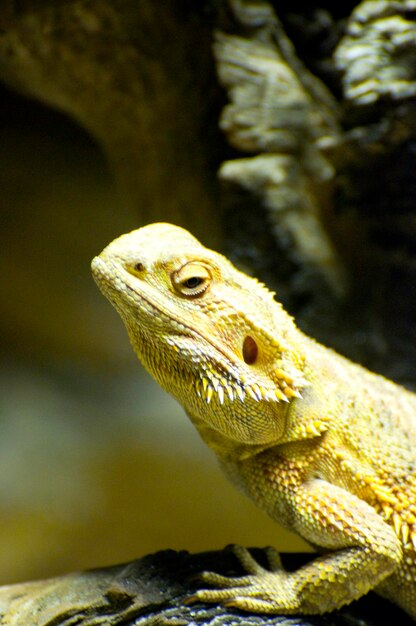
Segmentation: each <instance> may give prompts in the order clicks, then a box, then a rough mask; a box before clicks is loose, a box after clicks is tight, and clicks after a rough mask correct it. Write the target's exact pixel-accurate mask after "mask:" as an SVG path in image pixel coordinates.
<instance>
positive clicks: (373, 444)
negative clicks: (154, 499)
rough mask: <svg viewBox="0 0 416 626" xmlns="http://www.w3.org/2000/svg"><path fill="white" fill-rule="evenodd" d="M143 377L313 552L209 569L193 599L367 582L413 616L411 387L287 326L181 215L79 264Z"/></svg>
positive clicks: (415, 551) (415, 509)
mask: <svg viewBox="0 0 416 626" xmlns="http://www.w3.org/2000/svg"><path fill="white" fill-rule="evenodd" d="M92 267H93V274H94V277H95V280H96V281H97V283H98V285H99V287H100V289H101V290H102V291H103V293H104V294H105V295H106V296H107V298H108V299H109V300H110V301H111V302H112V304H113V305H114V306H115V308H116V309H117V311H118V312H119V314H120V315H121V317H122V319H123V321H124V323H125V325H126V327H127V331H128V333H129V336H130V339H131V342H132V344H133V347H134V349H135V351H136V353H137V355H138V357H139V359H140V360H141V361H142V363H143V365H144V366H145V367H146V368H147V370H148V371H149V372H150V373H151V375H152V376H154V378H155V379H156V380H157V381H158V382H159V383H160V385H161V386H162V387H163V388H164V389H166V390H167V391H168V392H169V393H171V394H173V396H175V398H176V399H177V400H179V402H180V403H181V404H182V405H183V406H184V408H185V410H186V411H187V413H188V415H189V416H190V418H191V420H192V421H193V422H194V424H195V426H196V427H197V429H198V430H199V432H200V434H201V436H202V437H203V439H204V440H205V442H206V443H207V444H208V445H209V446H210V447H211V448H212V449H213V450H214V452H215V453H216V454H217V455H218V457H219V460H220V462H221V464H222V466H223V468H224V469H225V471H226V473H227V474H228V476H229V477H230V478H231V480H232V481H234V482H235V484H236V485H238V486H239V487H240V488H242V489H243V490H244V491H245V492H246V493H247V495H248V496H249V497H251V498H252V499H253V500H254V501H255V502H256V503H257V504H258V506H259V507H261V508H262V509H263V510H265V511H267V513H268V514H269V515H271V516H272V517H273V518H274V519H275V520H276V521H278V522H279V523H281V524H283V525H284V526H286V527H289V528H291V529H292V530H294V531H295V532H297V533H298V534H299V535H300V536H301V537H303V538H304V539H306V540H307V541H309V542H310V543H311V544H313V545H314V546H316V547H317V548H318V550H320V551H321V552H322V556H319V557H317V558H316V559H315V560H314V561H312V562H311V563H310V564H308V565H306V566H304V567H302V568H300V569H299V570H297V571H296V572H293V573H287V572H285V571H284V570H283V569H282V568H281V566H280V562H279V559H278V555H277V553H276V552H274V551H273V550H272V549H269V558H270V568H269V569H268V570H265V569H262V568H261V567H260V566H259V565H258V564H257V563H256V562H255V561H254V560H253V558H252V557H251V555H250V554H249V553H248V552H247V550H245V549H244V548H240V547H236V548H235V552H236V554H237V556H238V557H239V559H240V560H241V562H242V564H243V565H244V567H245V569H246V571H247V575H246V576H244V577H241V578H226V577H223V576H220V575H218V574H215V573H212V572H206V573H205V574H203V579H204V580H205V581H206V582H207V583H209V585H210V586H211V587H213V588H211V589H204V590H200V591H198V592H197V593H196V594H195V596H194V597H193V598H192V600H195V599H197V600H201V601H208V602H218V601H219V602H222V603H224V604H226V605H228V606H234V607H238V608H240V609H244V610H246V611H252V612H264V613H286V614H293V613H318V614H320V613H324V612H326V611H331V610H333V609H337V608H339V607H341V606H343V605H345V604H348V603H349V602H351V601H352V600H354V599H356V598H359V597H360V596H362V595H363V594H365V593H366V592H367V591H369V590H370V589H375V590H376V591H377V592H379V593H380V594H382V595H384V596H386V597H388V598H390V599H392V600H393V601H394V602H396V603H397V604H398V605H400V606H401V607H403V608H404V609H405V610H406V611H407V612H408V613H409V614H410V615H411V616H412V617H413V618H416V469H415V467H416V396H415V395H413V394H412V393H410V392H409V391H406V390H405V389H403V388H402V387H399V386H398V385H395V384H394V383H392V382H390V381H388V380H386V379H384V378H382V377H381V376H378V375H376V374H373V373H370V372H368V371H367V370H365V369H364V368H362V367H360V366H358V365H355V364H353V363H350V362H349V361H347V360H346V359H344V358H343V357H341V356H339V355H338V354H336V353H335V352H333V351H332V350H329V349H327V348H325V347H323V346H321V345H319V344H318V343H316V342H314V341H313V340H311V339H309V338H308V337H306V336H305V335H304V334H303V333H302V332H300V331H299V330H298V329H297V328H296V326H295V324H294V322H293V320H292V318H291V317H290V316H289V315H288V314H287V313H286V312H285V311H284V310H283V308H282V307H281V305H280V304H279V303H278V302H276V301H275V300H274V298H273V296H274V294H272V293H271V292H270V291H268V290H267V289H266V287H265V286H264V285H262V284H261V283H259V282H258V281H257V280H255V279H254V278H250V277H248V276H246V275H245V274H243V273H242V272H240V271H238V270H237V269H236V268H235V267H234V266H233V265H232V264H231V263H230V262H229V261H228V260H227V259H226V258H225V257H223V256H222V255H220V254H218V253H216V252H213V251H212V250H208V249H207V248H205V247H204V246H202V245H201V244H200V243H199V242H198V241H197V240H196V239H195V238H194V237H192V235H190V234H189V233H188V232H187V231H186V230H183V229H182V228H179V227H177V226H172V225H170V224H151V225H149V226H145V227H144V228H140V229H139V230H136V231H133V232H131V233H129V234H127V235H123V236H122V237H119V238H118V239H116V240H115V241H113V242H112V243H111V244H110V245H109V246H108V247H107V248H105V250H104V251H103V252H102V253H101V255H100V256H98V257H96V258H95V259H94V261H93V264H92Z"/></svg>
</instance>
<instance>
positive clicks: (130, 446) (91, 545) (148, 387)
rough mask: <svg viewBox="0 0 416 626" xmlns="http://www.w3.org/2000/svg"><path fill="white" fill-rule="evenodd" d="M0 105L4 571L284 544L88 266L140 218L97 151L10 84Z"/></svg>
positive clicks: (0, 546)
mask: <svg viewBox="0 0 416 626" xmlns="http://www.w3.org/2000/svg"><path fill="white" fill-rule="evenodd" d="M0 115H1V118H0V119H1V127H0V188H1V190H2V192H1V200H0V210H1V245H0V268H1V270H0V271H1V275H2V280H1V283H0V289H1V295H0V313H1V315H0V332H1V352H2V367H1V373H0V432H1V436H0V553H1V555H2V558H1V559H0V582H1V583H2V584H4V583H11V582H15V581H22V580H26V579H30V578H39V577H44V576H51V575H55V574H60V573H63V572H68V571H71V570H77V569H80V568H87V567H96V566H101V565H109V564H114V563H117V562H123V561H128V560H132V559H133V558H136V557H138V556H141V555H144V554H147V553H150V552H153V551H157V550H160V549H164V548H177V549H188V550H193V551H197V550H208V549H216V548H221V547H223V546H224V545H226V544H227V543H231V542H240V543H242V544H245V545H263V544H264V545H266V544H270V543H273V544H276V542H277V543H278V544H279V541H280V545H281V546H282V547H283V548H287V541H288V537H287V536H286V535H282V532H281V531H279V529H278V528H277V527H276V525H275V524H274V523H273V522H272V521H270V520H269V519H268V518H266V516H265V515H264V514H262V513H261V512H259V511H258V510H257V509H256V507H255V506H254V505H252V504H251V503H250V502H249V501H248V500H246V499H245V498H244V497H243V496H242V495H240V494H239V493H237V492H236V490H235V489H234V487H232V486H231V485H229V484H228V483H227V482H226V479H225V478H224V477H223V475H222V474H221V472H220V470H219V469H218V467H217V463H216V460H215V458H214V457H213V455H212V454H211V453H210V452H209V451H208V450H207V449H206V447H205V446H204V445H203V444H202V442H201V441H200V440H199V437H198V435H197V433H196V431H194V429H193V426H192V425H191V423H190V422H189V421H188V418H187V417H186V415H185V413H184V412H183V410H182V409H181V407H180V406H179V405H178V404H176V402H175V401H174V400H173V399H172V398H170V397H169V396H168V395H167V394H165V393H164V392H163V391H162V390H161V389H160V388H159V387H158V386H157V385H156V383H154V382H153V380H152V379H151V378H150V377H149V376H148V375H147V374H146V373H145V372H144V370H143V369H142V367H141V365H140V364H139V362H138V361H137V359H136V357H135V356H134V354H133V352H132V350H131V348H130V345H129V342H128V338H127V334H126V332H125V330H124V327H123V326H122V323H121V321H120V319H119V317H118V315H117V314H116V313H115V311H113V309H112V307H111V306H110V305H109V303H108V302H107V301H106V300H105V299H104V298H103V296H102V295H101V294H100V293H99V292H98V289H97V287H96V285H95V283H94V282H93V280H92V278H91V274H90V268H89V265H90V261H91V259H92V257H93V256H95V255H96V254H98V253H99V252H100V251H101V250H102V248H103V247H104V246H105V245H106V244H107V243H109V242H110V241H111V240H112V239H113V238H115V237H116V236H118V235H119V234H121V233H123V232H128V231H129V230H132V229H134V228H136V227H138V226H140V225H141V224H142V223H143V221H142V220H140V219H139V218H138V216H137V214H136V213H135V212H134V211H133V210H132V209H129V208H128V207H127V206H125V205H123V202H122V201H120V198H119V197H118V195H117V192H116V191H115V188H114V183H113V178H112V176H111V175H110V172H109V170H108V167H107V164H106V160H105V158H104V157H103V154H102V152H101V151H100V149H99V148H98V147H97V145H96V143H95V142H94V141H93V140H92V139H91V138H90V137H89V136H88V135H87V134H86V133H85V132H84V131H83V130H82V129H81V128H80V127H79V126H77V125H76V124H75V123H73V122H71V121H70V120H69V119H68V118H66V117H65V116H63V115H61V114H59V113H56V112H54V111H52V110H51V109H48V108H46V107H43V106H42V105H40V104H37V103H36V102H33V101H28V100H26V99H24V98H22V97H20V96H18V95H16V94H13V93H12V92H10V91H7V90H6V89H5V88H3V89H2V90H1V107H0ZM168 218H169V215H167V216H166V219H168ZM279 532H280V534H279ZM279 537H280V539H279ZM290 541H292V540H291V539H290ZM295 541H296V539H295ZM298 543H300V542H299V540H298ZM293 545H295V544H293Z"/></svg>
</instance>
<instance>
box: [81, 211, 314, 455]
mask: <svg viewBox="0 0 416 626" xmlns="http://www.w3.org/2000/svg"><path fill="white" fill-rule="evenodd" d="M92 271H93V275H94V278H95V280H96V282H97V284H98V286H99V288H100V289H101V291H102V292H103V293H104V295H105V296H106V297H107V298H108V299H109V300H110V302H111V303H112V304H113V305H114V307H115V308H116V309H117V311H118V312H119V314H120V316H121V317H122V319H123V321H124V323H125V325H126V328H127V331H128V333H129V336H130V340H131V342H132V345H133V347H134V349H135V351H136V353H137V355H138V357H139V359H140V360H141V361H142V363H143V365H144V366H145V367H146V369H147V370H148V371H149V372H150V373H151V374H152V376H153V377H154V378H155V379H156V380H157V381H158V382H159V383H160V385H161V386H162V387H163V388H164V389H166V390H167V391H168V392H170V393H171V394H172V395H173V396H175V397H176V399H177V400H178V401H179V402H180V403H181V404H182V405H183V406H184V408H185V409H186V410H187V412H188V413H189V415H190V417H191V418H192V419H193V420H194V422H195V424H196V425H197V426H198V427H200V426H201V424H202V426H203V427H205V428H209V429H213V430H214V431H216V433H217V434H218V433H219V434H220V435H222V436H224V437H226V438H228V439H231V440H233V441H234V442H238V443H242V444H257V445H267V444H271V443H274V442H277V441H279V439H280V438H281V436H282V434H283V432H284V428H285V415H286V412H287V408H288V405H289V404H290V403H291V402H293V401H296V397H300V390H301V388H302V386H303V384H304V381H303V378H302V365H303V362H302V358H301V356H299V355H298V354H297V353H296V350H294V349H293V345H292V344H291V341H290V338H291V335H292V334H293V333H295V332H297V330H296V328H295V326H294V324H293V321H292V319H291V318H290V316H289V315H288V314H287V313H286V312H285V311H284V310H283V309H282V307H281V305H280V304H279V303H277V302H276V301H275V300H274V294H273V293H272V292H270V291H269V290H268V289H267V288H266V287H265V286H264V285H263V284H261V283H259V282H258V281H257V280H256V279H254V278H251V277H249V276H247V275H246V274H244V273H242V272H240V271H239V270H237V269H236V268H235V267H234V266H233V265H232V263H230V261H228V259H226V258H225V257H224V256H222V255H221V254H219V253H217V252H214V251H212V250H209V249H207V248H205V247H204V246H203V245H202V244H201V243H200V242H199V241H198V240H197V239H195V238H194V237H193V236H192V235H191V234H190V233H189V232H188V231H186V230H184V229H182V228H180V227H178V226H173V225H171V224H164V223H157V224H150V225H148V226H145V227H143V228H140V229H138V230H135V231H133V232H131V233H128V234H126V235H122V236H121V237H119V238H118V239H116V240H114V241H113V242H112V243H110V244H109V245H108V246H107V247H106V248H105V249H104V250H103V252H102V253H101V254H100V255H99V256H98V257H96V258H95V259H94V260H93V262H92ZM260 415H261V419H259V418H258V416H260Z"/></svg>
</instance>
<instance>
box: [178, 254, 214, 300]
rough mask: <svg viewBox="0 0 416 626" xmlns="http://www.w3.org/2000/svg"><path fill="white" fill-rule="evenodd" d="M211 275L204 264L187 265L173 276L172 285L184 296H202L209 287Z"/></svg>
mask: <svg viewBox="0 0 416 626" xmlns="http://www.w3.org/2000/svg"><path fill="white" fill-rule="evenodd" d="M210 281H211V274H210V272H209V271H208V268H207V267H206V266H205V265H202V263H195V262H191V263H186V264H185V265H183V266H182V267H181V268H180V269H179V270H178V271H177V272H174V273H173V274H172V284H173V286H174V288H175V289H176V291H179V293H181V294H182V295H183V296H190V297H192V296H194V297H195V296H201V295H202V294H203V293H204V292H205V291H206V290H207V289H208V287H209V284H210Z"/></svg>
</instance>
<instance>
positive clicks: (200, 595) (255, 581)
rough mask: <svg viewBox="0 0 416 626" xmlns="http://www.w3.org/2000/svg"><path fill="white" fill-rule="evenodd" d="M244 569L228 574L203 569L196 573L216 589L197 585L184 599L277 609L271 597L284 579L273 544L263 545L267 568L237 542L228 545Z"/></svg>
mask: <svg viewBox="0 0 416 626" xmlns="http://www.w3.org/2000/svg"><path fill="white" fill-rule="evenodd" d="M230 549H231V550H232V552H233V554H235V556H236V557H237V559H238V560H239V562H240V563H241V565H242V566H243V568H244V569H245V571H246V572H247V575H246V576H240V577H228V576H222V575H221V574H217V573H215V572H203V573H202V574H200V575H199V576H198V578H199V580H202V581H203V582H205V583H208V584H209V585H212V586H214V587H216V589H200V590H198V591H196V592H195V593H194V594H193V595H192V596H190V597H188V598H187V599H186V601H185V603H186V604H191V603H193V602H220V603H221V604H223V605H224V606H227V607H232V608H238V609H241V610H245V611H257V612H261V613H276V612H278V610H279V608H280V607H279V606H277V604H276V601H275V599H274V595H275V589H276V586H279V585H281V584H284V581H285V580H286V579H287V574H286V572H285V571H284V570H283V569H282V565H281V562H280V556H279V553H278V552H277V551H276V550H275V549H274V548H266V554H267V559H268V562H269V564H270V570H266V569H265V568H263V567H262V566H261V565H260V564H259V563H258V562H257V561H256V560H255V559H254V557H253V556H252V555H251V554H250V552H249V551H248V550H247V549H246V548H243V547H241V546H236V545H233V546H230Z"/></svg>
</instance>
